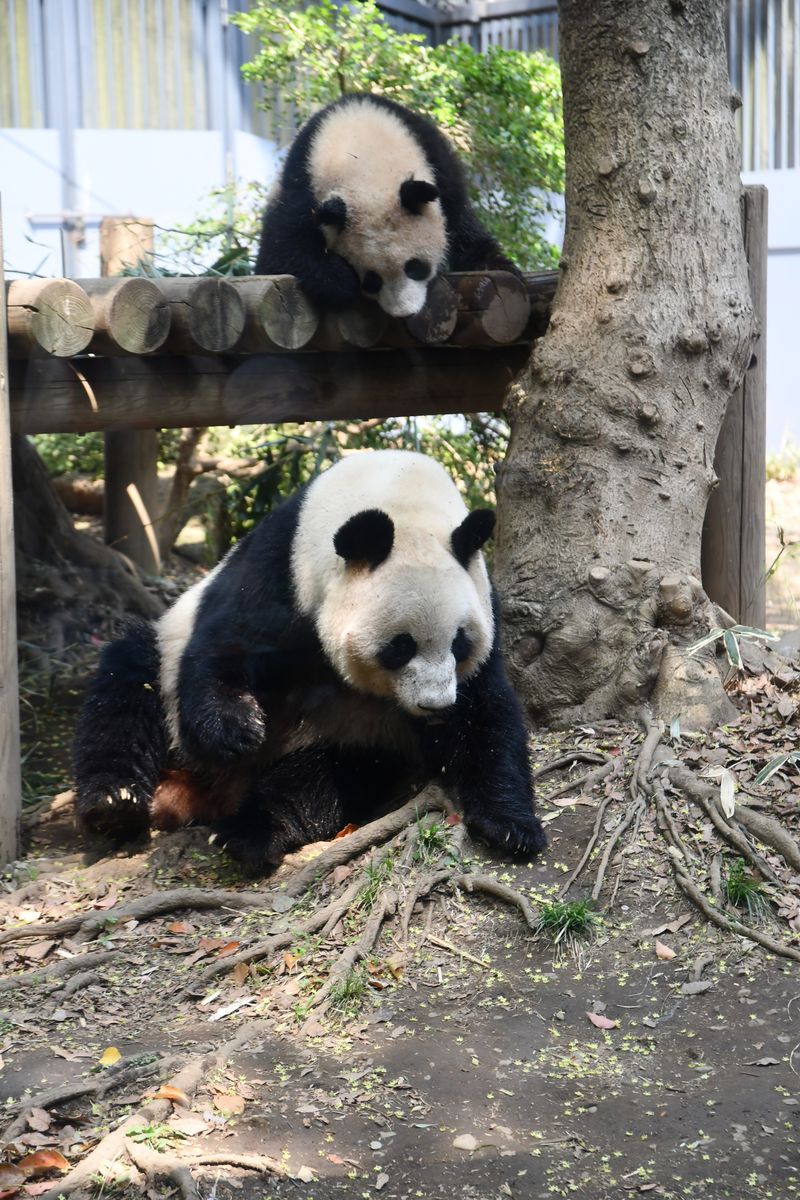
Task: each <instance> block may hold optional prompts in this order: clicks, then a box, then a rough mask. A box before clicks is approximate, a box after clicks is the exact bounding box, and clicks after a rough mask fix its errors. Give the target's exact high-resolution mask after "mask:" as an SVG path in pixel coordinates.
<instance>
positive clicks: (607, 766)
mask: <svg viewBox="0 0 800 1200" xmlns="http://www.w3.org/2000/svg"><path fill="white" fill-rule="evenodd" d="M617 769H618V768H617V760H616V759H613V758H611V759H609V760H608V761H607V762H605V763H603V765H602V767H597V768H596V770H594V771H587V772H586V774H585V775H579V776H578V777H577V779H571V780H570V781H569V783H565V784H564V786H563V787H560V788H556V790H555V791H554V792H548V795H547V799H548V800H558V799H559V798H560V797H561V796H566V795H567V794H568V793H569V792H573V793H576V792H589V791H591V789H592V788H593V787H594V786H595V784H598V783H600V781H601V780H603V779H605V778H606V776H608V775H612V774H613V773H614V772H615V771H616V770H617Z"/></svg>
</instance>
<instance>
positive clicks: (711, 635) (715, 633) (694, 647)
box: [686, 626, 724, 654]
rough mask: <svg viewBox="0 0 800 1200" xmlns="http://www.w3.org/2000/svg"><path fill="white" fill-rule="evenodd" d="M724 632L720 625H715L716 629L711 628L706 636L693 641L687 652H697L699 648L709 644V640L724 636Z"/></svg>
mask: <svg viewBox="0 0 800 1200" xmlns="http://www.w3.org/2000/svg"><path fill="white" fill-rule="evenodd" d="M723 632H724V631H723V629H722V628H721V627H718V626H717V627H715V628H714V629H711V630H710V631H709V632H708V633H707V634H706V635H705V637H701V638H700V640H699V641H697V642H692V643H691V645H689V646H687V647H686V653H687V654H696V653H697V651H698V650H702V648H703V646H707V645H708V644H709V642H715V641H716V640H717V638H718V637H721V636H722V634H723Z"/></svg>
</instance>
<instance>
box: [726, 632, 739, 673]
mask: <svg viewBox="0 0 800 1200" xmlns="http://www.w3.org/2000/svg"><path fill="white" fill-rule="evenodd" d="M722 637H723V641H724V642H725V652H726V654H727V655H728V662H729V663H730V664H731V666H732V667H736V670H737V671H741V669H742V655H741V651H740V650H739V643H738V642H737V640H736V637H735V635H734V634H733V633H732V632H731V630H730V629H726V630H725V632H724V633H723V635H722Z"/></svg>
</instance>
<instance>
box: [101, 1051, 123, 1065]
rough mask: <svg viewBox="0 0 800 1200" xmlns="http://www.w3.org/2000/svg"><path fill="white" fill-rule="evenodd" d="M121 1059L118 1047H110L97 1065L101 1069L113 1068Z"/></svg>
mask: <svg viewBox="0 0 800 1200" xmlns="http://www.w3.org/2000/svg"><path fill="white" fill-rule="evenodd" d="M121 1058H122V1055H121V1054H120V1052H119V1050H118V1049H117V1047H116V1046H108V1047H107V1048H106V1049H105V1050H104V1051H103V1053H102V1054H101V1055H100V1057H99V1058H98V1060H97V1064H98V1066H100V1067H113V1065H114V1063H116V1062H119V1060H120V1059H121Z"/></svg>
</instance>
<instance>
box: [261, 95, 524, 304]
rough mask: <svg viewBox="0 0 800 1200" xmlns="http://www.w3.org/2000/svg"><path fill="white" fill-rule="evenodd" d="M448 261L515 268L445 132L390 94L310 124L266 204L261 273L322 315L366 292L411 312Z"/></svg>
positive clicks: (460, 266)
mask: <svg viewBox="0 0 800 1200" xmlns="http://www.w3.org/2000/svg"><path fill="white" fill-rule="evenodd" d="M445 264H446V265H447V266H448V267H449V269H450V270H453V271H477V270H506V271H508V270H510V271H514V272H515V273H516V267H514V266H513V265H512V264H511V263H510V262H509V260H508V259H507V258H505V256H504V255H503V253H502V251H501V249H500V247H499V246H498V244H497V242H496V241H495V240H494V238H493V237H492V236H491V235H490V234H489V233H488V232H487V231H486V230H485V229H484V227H483V225H482V224H481V223H480V221H479V220H478V218H477V217H476V215H475V213H474V211H473V209H472V206H471V205H470V202H469V198H468V195H467V186H466V181H465V179H464V172H463V170H462V167H461V164H460V163H459V161H458V159H457V157H456V155H455V153H454V151H453V149H452V147H451V146H450V143H449V142H448V141H447V139H446V137H445V136H444V134H442V133H441V132H440V130H439V129H438V128H437V127H436V126H435V125H434V124H433V123H432V122H430V121H428V120H427V119H426V118H425V117H422V116H420V115H419V114H418V113H415V112H411V111H410V110H409V109H407V108H404V107H403V106H402V105H400V104H395V103H394V102H393V101H391V100H386V99H385V98H384V97H383V96H371V95H359V94H353V95H348V96H343V97H342V98H341V99H340V100H337V101H335V102H334V103H333V104H329V105H328V106H327V107H326V108H323V109H322V110H321V111H320V112H318V113H316V114H315V115H314V116H313V117H311V119H310V120H309V121H307V122H306V124H305V125H304V126H303V127H302V129H301V130H300V132H299V133H298V134H297V137H296V138H295V140H294V142H293V143H292V146H291V147H290V149H289V153H288V156H287V158H286V162H285V165H284V167H283V171H282V173H281V177H280V180H279V181H278V184H277V186H276V188H275V190H274V192H273V194H272V196H271V197H270V199H269V201H268V203H267V208H266V212H265V214H264V224H263V229H262V234H261V244H260V248H259V252H258V258H257V261H256V274H257V275H280V274H288V275H295V276H296V277H297V278H298V279H299V281H300V284H301V286H302V287H303V289H304V291H305V292H306V293H307V294H308V296H309V297H310V299H311V300H312V301H313V302H314V303H315V304H316V305H317V306H318V307H319V308H321V309H323V310H326V311H336V310H340V309H343V308H347V307H348V306H349V305H352V304H353V303H354V302H355V301H356V300H357V299H358V297H359V296H360V295H361V294H362V293H366V294H367V295H369V296H371V297H373V298H374V299H375V300H377V302H378V304H379V305H380V306H381V308H383V309H384V310H385V311H386V312H387V313H389V314H390V315H391V316H395V317H409V316H412V315H413V314H414V313H417V312H419V311H420V309H421V308H423V306H424V304H425V300H426V297H427V290H428V284H429V282H430V280H431V279H432V278H433V277H434V276H435V275H436V274H437V272H438V271H440V270H442V268H443V267H444V266H445Z"/></svg>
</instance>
